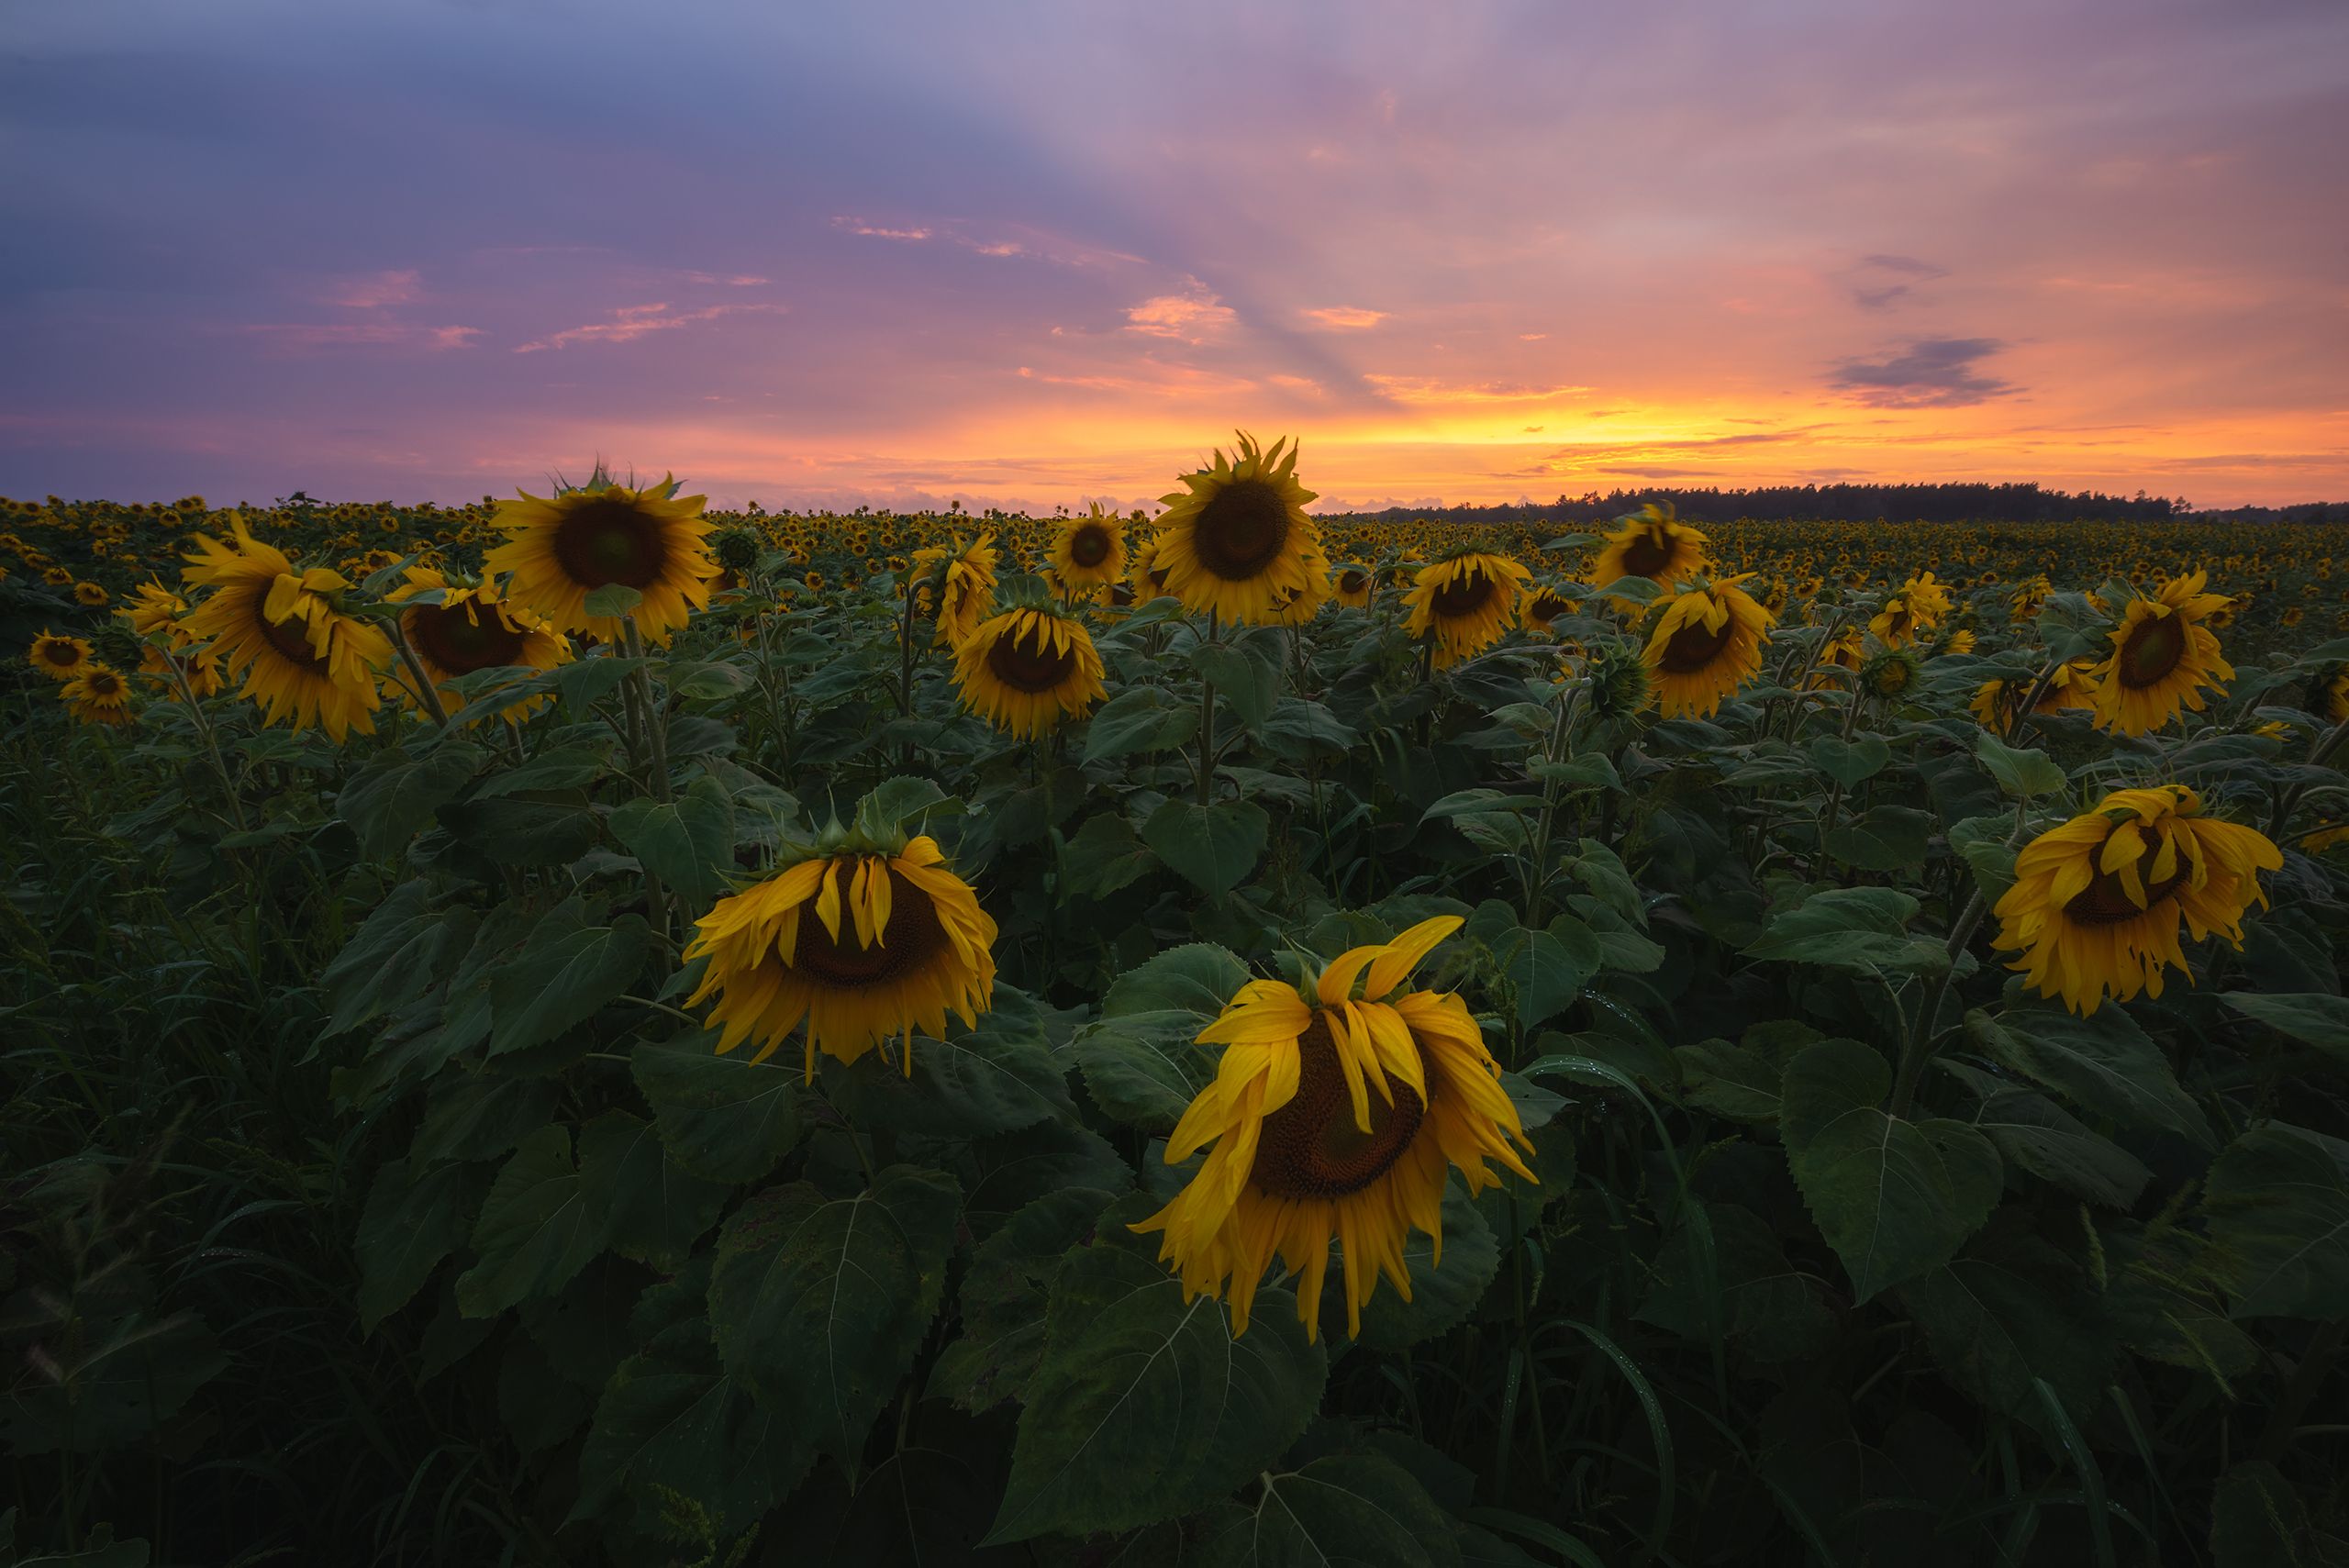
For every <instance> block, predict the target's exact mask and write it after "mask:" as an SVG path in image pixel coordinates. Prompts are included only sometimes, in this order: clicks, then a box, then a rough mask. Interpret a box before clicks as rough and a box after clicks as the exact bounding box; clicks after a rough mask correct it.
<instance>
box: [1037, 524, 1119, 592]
mask: <svg viewBox="0 0 2349 1568" xmlns="http://www.w3.org/2000/svg"><path fill="white" fill-rule="evenodd" d="M1051 564H1052V579H1053V581H1054V582H1055V583H1056V584H1058V585H1059V587H1060V590H1061V592H1062V593H1063V594H1065V595H1068V596H1069V597H1070V598H1073V599H1079V598H1081V599H1089V598H1092V597H1094V596H1095V595H1098V594H1100V593H1101V592H1102V591H1103V590H1104V589H1107V588H1108V587H1109V586H1110V584H1114V583H1116V582H1118V581H1119V579H1121V578H1123V577H1124V576H1125V574H1126V525H1125V519H1124V518H1122V517H1119V516H1118V515H1117V514H1116V513H1114V512H1104V511H1103V510H1102V509H1101V503H1100V502H1098V501H1096V502H1094V503H1093V504H1092V509H1091V510H1090V511H1089V512H1088V513H1086V515H1085V516H1084V517H1071V518H1069V519H1068V521H1066V522H1065V523H1063V524H1062V525H1061V528H1060V532H1059V533H1058V535H1056V536H1055V537H1054V538H1053V539H1052V562H1051Z"/></svg>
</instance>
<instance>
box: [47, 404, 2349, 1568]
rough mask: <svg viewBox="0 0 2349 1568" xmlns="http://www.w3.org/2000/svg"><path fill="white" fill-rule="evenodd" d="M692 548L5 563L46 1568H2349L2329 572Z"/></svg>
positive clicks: (2034, 549)
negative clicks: (383, 1566) (280, 1567)
mask: <svg viewBox="0 0 2349 1568" xmlns="http://www.w3.org/2000/svg"><path fill="white" fill-rule="evenodd" d="M679 490H680V487H679V486H678V485H676V484H674V482H672V481H668V480H665V479H664V480H663V481H662V482H660V483H654V484H636V483H634V482H633V481H632V480H631V481H630V482H629V483H619V482H618V481H616V480H614V479H613V478H612V477H611V476H610V475H609V474H607V473H604V472H603V471H602V469H601V468H600V467H599V468H598V470H597V471H596V473H595V474H594V475H593V477H591V478H590V479H589V480H588V482H587V483H585V484H580V485H576V486H571V485H558V486H556V487H554V488H553V490H552V493H551V494H550V495H545V496H533V495H522V496H520V497H519V498H518V499H516V500H513V501H508V502H503V503H496V504H484V505H482V506H465V507H458V508H440V507H432V506H422V507H398V506H342V505H334V506H329V505H323V504H318V503H314V502H311V501H310V500H309V499H308V498H307V497H306V496H296V497H295V498H294V499H293V500H292V501H290V502H286V503H281V504H279V505H277V506H272V507H266V508H253V507H240V508H216V507H211V506H207V505H206V503H205V502H204V501H203V500H202V499H201V498H200V497H194V496H191V497H187V498H185V499H183V500H181V501H179V502H177V503H175V504H174V505H173V506H148V505H138V506H124V505H111V504H100V503H78V502H68V501H63V500H60V499H58V498H56V497H50V498H49V499H48V500H47V501H44V502H7V503H0V569H4V570H5V576H0V636H5V637H6V639H7V641H8V655H9V673H8V674H7V675H6V678H5V679H4V680H0V701H5V702H6V704H7V706H8V720H7V741H6V749H5V752H0V826H4V828H5V841H6V845H7V855H6V866H5V871H6V878H7V881H6V898H5V900H0V921H5V929H6V953H5V955H4V956H0V976H5V985H0V1020H5V1027H4V1028H0V1057H4V1058H5V1061H6V1065H7V1069H8V1093H7V1097H6V1111H5V1120H0V1146H5V1148H6V1155H7V1158H6V1167H5V1170H0V1346H4V1347H5V1350H6V1383H5V1392H0V1444H5V1448H6V1453H7V1455H8V1458H7V1471H6V1473H7V1475H8V1477H9V1481H10V1486H9V1488H8V1492H7V1495H6V1498H5V1499H0V1548H5V1549H6V1551H8V1552H9V1553H13V1554H15V1557H17V1558H22V1559H24V1560H28V1561H35V1562H53V1563H55V1562H75V1563H87V1564H102V1565H105V1568H137V1565H139V1564H143V1563H148V1562H158V1563H168V1562H204V1563H260V1562H282V1561H294V1562H321V1561H322V1562H351V1563H378V1562H381V1563H467V1564H470V1563H497V1562H505V1563H514V1562H527V1563H537V1562H577V1563H596V1562H613V1563H619V1564H696V1565H705V1564H707V1565H717V1564H724V1565H729V1568H736V1565H749V1564H777V1565H780V1564H798V1563H820V1562H842V1563H901V1562H902V1563H919V1564H924V1565H932V1568H935V1565H941V1564H962V1563H974V1564H977V1563H1005V1564H1022V1563H1035V1564H1053V1565H1066V1568H1079V1565H1083V1568H1110V1565H1119V1568H1145V1565H1186V1568H1187V1565H1191V1564H1197V1565H1200V1568H1209V1565H1233V1568H1242V1565H1244V1568H1273V1565H1275V1564H1279V1565H1289V1564H1322V1563H1330V1562H1345V1563H1352V1564H1366V1565H1387V1564H1393V1565H1397V1568H1400V1565H1412V1568H1483V1565H1499V1564H1529V1563H1532V1564H1553V1565H1567V1568H1598V1565H1606V1568H1642V1565H1647V1564H1655V1565H1659V1568H1675V1565H1679V1568H1693V1565H1697V1564H1720V1563H1747V1562H1771V1563H1781V1562H1782V1563H1789V1564H1813V1563H1816V1564H1847V1565H1852V1568H1858V1565H1861V1564H1867V1563H1887V1562H1897V1563H1900V1564H1902V1565H1903V1568H1934V1565H1942V1564H1947V1565H1952V1568H1956V1565H1965V1564H1982V1563H2006V1564H2063V1565H2065V1568H2070V1565H2073V1564H2080V1563H2093V1564H2099V1565H2103V1564H2117V1563H2131V1564H2136V1563H2151V1562H2164V1563H2195V1564H2212V1565H2215V1568H2267V1565H2271V1564H2283V1563H2291V1564H2323V1563H2332V1564H2342V1563H2349V1363H2344V1361H2343V1340H2344V1337H2349V998H2344V997H2343V995H2342V973H2341V965H2340V962H2339V960H2338V957H2337V953H2338V951H2339V945H2338V944H2339V943H2340V942H2341V941H2342V940H2343V937H2344V934H2349V908H2344V904H2343V892H2344V888H2345V887H2349V746H2344V738H2349V668H2344V662H2349V639H2344V638H2343V632H2344V630H2345V629H2349V571H2344V575H2343V578H2342V580H2341V581H2340V582H2339V583H2336V582H2335V581H2334V578H2333V575H2332V573H2333V561H2334V558H2335V556H2336V554H2340V555H2341V556H2342V557H2343V561H2344V567H2345V568H2349V550H2342V549H2340V548H2339V547H2340V546H2341V545H2342V542H2343V541H2342V540H2340V539H2338V538H2337V537H2336V535H2335V533H2334V531H2332V529H2330V528H2324V527H2319V526H2284V525H2267V526H2262V525H2254V524H2243V525H2217V524H2205V525H2194V524H2186V523H2178V524H2144V523H2125V524H2122V523H2114V524H2099V523H2098V522H2096V521H2094V520H2093V519H2083V520H2082V521H2081V522H2079V523H2078V524H2076V525H2073V526H2067V527H2057V526H2054V525H2046V524H2027V525H2025V524H2001V523H1998V522H1994V521H1984V522H1978V523H1974V524H1967V525H1955V524H1947V525H1932V526H1927V525H1922V524H1919V525H1914V526H1909V527H1903V526H1900V525H1898V524H1897V523H1886V522H1882V521H1876V520H1842V521H1836V520H1817V521H1809V522H1780V521H1763V520H1755V519H1744V520H1736V521H1729V520H1719V521H1714V520H1698V519H1692V518H1684V517H1679V516H1677V515H1676V514H1675V512H1674V511H1673V510H1672V508H1671V507H1670V506H1664V505H1651V506H1645V507H1643V508H1642V509H1640V510H1638V511H1635V512H1632V513H1630V514H1629V515H1627V516H1625V517H1620V518H1619V519H1617V521H1616V523H1615V525H1614V526H1613V527H1612V528H1606V529H1603V530H1599V531H1596V532H1591V533H1571V534H1565V535H1564V536H1560V535H1559V534H1557V533H1555V532H1554V531H1553V530H1551V529H1548V528H1542V527H1541V526H1539V525H1526V524H1521V523H1519V524H1511V525H1508V526H1506V527H1502V528H1493V529H1488V530H1484V531H1478V530H1476V529H1473V528H1461V527H1457V526H1450V525H1435V524H1425V523H1419V524H1411V523H1394V522H1386V521H1378V522H1370V521H1364V520H1360V519H1349V518H1346V517H1317V516H1316V515H1314V514H1312V513H1310V512H1308V510H1306V506H1307V504H1308V502H1310V501H1311V500H1312V499H1313V498H1314V497H1313V494H1312V492H1311V491H1309V490H1308V489H1306V488H1304V486H1303V484H1302V483H1301V480H1300V474H1299V466H1298V456H1297V449H1296V448H1295V447H1294V446H1292V445H1290V444H1288V443H1286V442H1285V441H1283V442H1275V443H1273V444H1272V445H1270V446H1263V445H1260V444H1259V443H1257V442H1256V441H1254V440H1252V439H1248V438H1246V437H1242V438H1241V440H1240V441H1239V442H1238V444H1237V445H1236V447H1234V448H1233V449H1232V450H1230V451H1229V452H1225V451H1218V452H1217V453H1216V454H1215V456H1214V458H1213V460H1212V462H1209V463H1208V465H1206V466H1204V467H1202V468H1200V469H1199V470H1198V471H1197V472H1195V473H1189V474H1186V475H1183V476H1181V478H1180V479H1179V480H1178V481H1177V483H1176V487H1175V489H1174V490H1173V491H1172V492H1171V493H1170V494H1169V495H1167V496H1166V498H1165V500H1164V502H1163V505H1162V506H1161V507H1160V508H1159V509H1157V510H1156V511H1155V513H1154V514H1151V513H1144V512H1136V513H1134V514H1131V515H1130V516H1120V515H1117V514H1112V513H1105V512H1103V511H1101V510H1099V509H1098V508H1090V509H1088V510H1086V511H1085V512H1081V513H1076V514H1074V515H1063V516H1059V517H1026V516H1007V515H999V514H988V515H986V516H983V517H982V516H971V515H966V514H964V513H963V512H961V511H959V510H953V511H949V512H947V513H942V514H924V515H919V516H910V517H908V516H895V515H885V514H876V513H870V512H858V513H854V514H848V515H834V514H826V515H816V516H801V515H793V514H769V513H766V512H763V511H761V510H759V509H757V508H751V509H749V510H747V511H743V512H737V513H715V512H712V511H709V510H708V509H707V508H706V506H704V504H703V501H702V499H701V498H700V497H698V496H692V495H681V494H680V493H679ZM12 1560H14V1559H13V1558H12Z"/></svg>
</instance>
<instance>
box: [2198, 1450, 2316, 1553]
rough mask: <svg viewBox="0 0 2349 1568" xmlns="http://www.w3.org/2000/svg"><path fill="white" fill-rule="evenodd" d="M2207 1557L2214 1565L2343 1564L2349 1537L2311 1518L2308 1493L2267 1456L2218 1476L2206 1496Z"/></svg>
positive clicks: (2306, 1489) (2237, 1466)
mask: <svg viewBox="0 0 2349 1568" xmlns="http://www.w3.org/2000/svg"><path fill="white" fill-rule="evenodd" d="M2210 1556H2211V1558H2212V1560H2213V1562H2215V1563H2216V1564H2217V1568H2343V1564H2349V1541H2344V1540H2342V1539H2341V1538H2340V1537H2338V1536H2336V1535H2332V1534H2330V1533H2328V1532H2326V1531H2323V1530H2321V1529H2317V1528H2316V1527H2315V1526H2314V1525H2313V1524H2311V1523H2310V1519H2309V1491H2308V1488H2306V1487H2303V1486H2296V1485H2293V1484H2292V1482H2291V1481H2290V1479H2289V1478H2288V1477H2287V1476H2286V1475H2285V1474H2284V1473H2283V1472H2282V1471H2280V1470H2278V1469H2277V1468H2276V1466H2274V1465H2273V1464H2270V1463H2268V1462H2266V1460H2251V1461H2248V1462H2244V1463H2242V1464H2238V1465H2236V1466H2235V1467H2234V1468H2233V1469H2232V1470H2230V1471H2228V1472H2227V1473H2225V1474H2224V1475H2221V1477H2219V1485H2218V1488H2217V1490H2216V1491H2215V1492H2214V1493H2213V1494H2212V1495H2211V1498H2210Z"/></svg>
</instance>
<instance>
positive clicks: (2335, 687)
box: [2323, 664, 2349, 724]
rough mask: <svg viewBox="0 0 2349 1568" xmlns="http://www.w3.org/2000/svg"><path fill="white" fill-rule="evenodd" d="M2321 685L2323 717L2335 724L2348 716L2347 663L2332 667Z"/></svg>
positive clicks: (2348, 679) (2348, 688) (2348, 682)
mask: <svg viewBox="0 0 2349 1568" xmlns="http://www.w3.org/2000/svg"><path fill="white" fill-rule="evenodd" d="M2323 685H2324V717H2326V718H2328V719H2330V720H2332V722H2333V723H2335V724H2338V723H2340V722H2341V721H2342V720H2343V719H2344V718H2349V664H2343V665H2341V666H2339V667H2337V668H2336V669H2334V671H2333V672H2332V674H2331V675H2330V676H2328V677H2327V678H2326V679H2325V681H2324V683H2323Z"/></svg>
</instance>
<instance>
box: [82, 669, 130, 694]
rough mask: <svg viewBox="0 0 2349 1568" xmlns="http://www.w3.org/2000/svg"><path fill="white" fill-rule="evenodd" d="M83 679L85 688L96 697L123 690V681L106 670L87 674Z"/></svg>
mask: <svg viewBox="0 0 2349 1568" xmlns="http://www.w3.org/2000/svg"><path fill="white" fill-rule="evenodd" d="M83 679H84V689H85V690H87V691H88V692H89V694H90V695H92V696H94V697H110V696H114V695H117V694H119V693H120V692H121V690H122V683H121V681H119V680H117V678H116V677H115V676H113V675H112V674H110V673H106V672H105V671H100V672H99V673H96V674H95V675H89V676H85V677H84V678H83Z"/></svg>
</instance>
